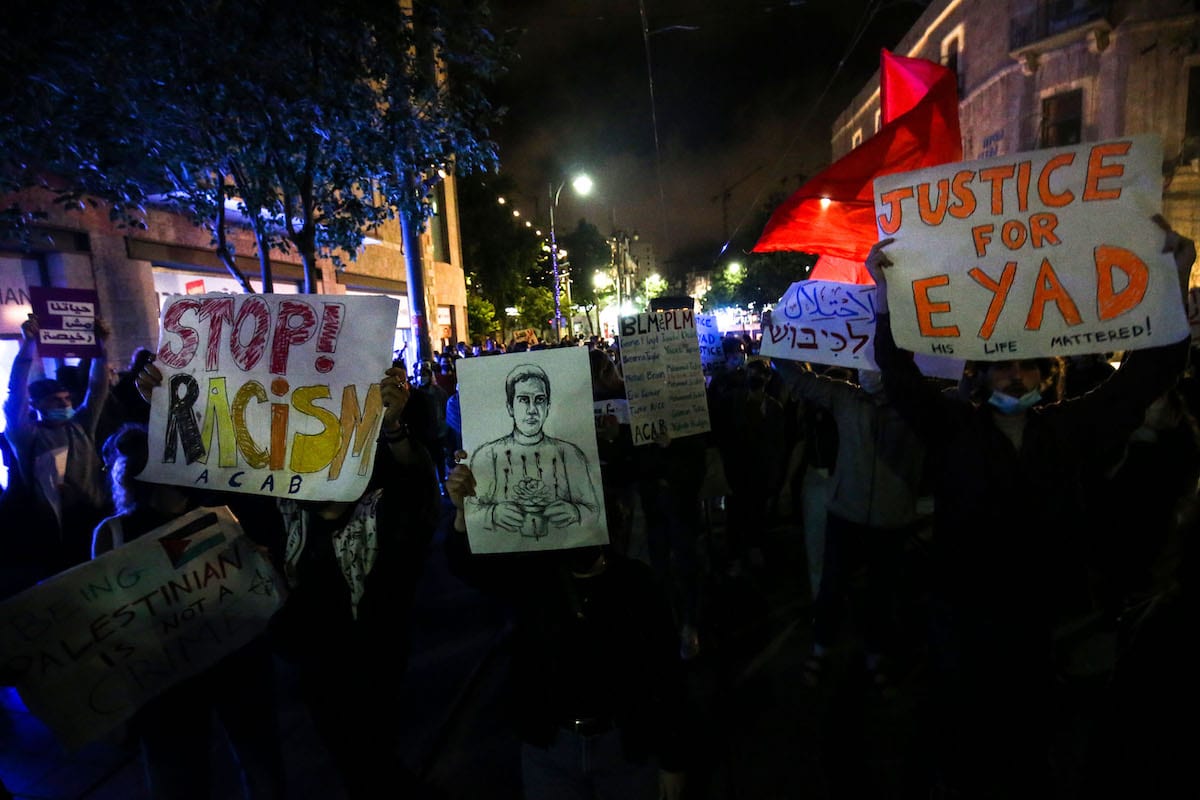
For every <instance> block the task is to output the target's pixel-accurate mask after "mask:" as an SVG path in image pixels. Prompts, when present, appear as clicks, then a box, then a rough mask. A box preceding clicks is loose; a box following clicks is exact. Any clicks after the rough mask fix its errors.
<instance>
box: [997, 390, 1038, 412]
mask: <svg viewBox="0 0 1200 800" xmlns="http://www.w3.org/2000/svg"><path fill="white" fill-rule="evenodd" d="M1041 399H1042V393H1041V392H1040V391H1038V390H1037V389H1032V390H1030V391H1028V392H1026V393H1025V394H1023V395H1021V396H1020V397H1013V396H1012V395H1011V394H1005V393H1004V392H995V391H993V392H992V396H991V397H989V398H988V403H990V404H991V405H992V407H993V408H995V409H996V410H997V411H999V412H1000V413H1001V414H1009V415H1012V414H1020V413H1023V412H1024V411H1026V410H1027V409H1029V408H1032V407H1033V406H1034V405H1035V404H1036V403H1037V401H1039V400H1041Z"/></svg>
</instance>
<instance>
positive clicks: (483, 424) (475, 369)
mask: <svg viewBox="0 0 1200 800" xmlns="http://www.w3.org/2000/svg"><path fill="white" fill-rule="evenodd" d="M458 391H459V396H460V398H461V402H462V420H463V448H464V449H465V450H466V451H467V452H468V453H469V454H470V455H469V464H470V467H471V471H472V472H473V473H474V475H475V491H476V496H475V497H468V498H467V500H466V508H465V511H466V519H467V539H468V541H469V543H470V545H471V552H473V553H512V552H524V551H531V550H564V549H569V548H572V547H585V546H588V545H600V544H606V543H607V542H608V526H607V521H606V517H605V514H604V490H603V486H602V485H601V482H600V456H599V454H598V453H597V450H596V432H595V423H594V417H593V403H592V378H591V368H590V366H589V363H588V352H587V350H585V349H583V348H576V347H566V348H557V349H551V350H535V351H530V352H526V353H510V354H508V355H502V356H488V357H485V358H468V359H463V360H461V361H459V362H458Z"/></svg>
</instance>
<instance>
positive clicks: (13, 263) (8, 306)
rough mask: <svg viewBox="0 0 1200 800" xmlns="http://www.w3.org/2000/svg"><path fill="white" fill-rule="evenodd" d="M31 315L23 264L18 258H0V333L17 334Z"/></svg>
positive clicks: (31, 306)
mask: <svg viewBox="0 0 1200 800" xmlns="http://www.w3.org/2000/svg"><path fill="white" fill-rule="evenodd" d="M32 313H33V305H32V303H31V302H30V299H29V285H28V284H27V283H26V282H25V268H24V264H23V263H22V261H21V259H19V258H3V257H0V333H16V334H19V333H20V332H21V325H22V324H23V323H24V322H25V320H27V319H29V315H30V314H32Z"/></svg>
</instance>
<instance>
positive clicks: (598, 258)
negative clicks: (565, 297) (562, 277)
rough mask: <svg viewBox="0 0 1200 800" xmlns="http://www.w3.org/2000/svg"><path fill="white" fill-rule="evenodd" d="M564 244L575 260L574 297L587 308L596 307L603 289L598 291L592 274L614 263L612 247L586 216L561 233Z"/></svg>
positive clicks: (564, 247) (563, 246)
mask: <svg viewBox="0 0 1200 800" xmlns="http://www.w3.org/2000/svg"><path fill="white" fill-rule="evenodd" d="M559 242H560V244H561V247H562V248H563V249H564V250H566V251H567V256H568V258H570V260H571V299H572V300H573V301H574V302H575V304H576V305H581V306H583V307H584V309H591V308H595V307H596V306H597V305H598V304H599V303H600V300H601V297H602V295H604V294H605V292H603V291H597V289H596V285H595V283H594V282H593V280H592V276H593V275H594V274H595V273H596V272H597V271H598V270H599V271H606V270H608V269H610V268H611V267H612V248H611V247H610V246H609V244H608V240H607V239H605V238H604V236H603V235H602V234H601V233H600V229H599V228H597V227H596V226H595V225H593V224H592V223H590V222H588V221H586V220H583V219H581V220H579V222H578V224H577V225H576V226H575V230H573V231H571V232H570V233H568V234H566V235H565V236H561V237H559Z"/></svg>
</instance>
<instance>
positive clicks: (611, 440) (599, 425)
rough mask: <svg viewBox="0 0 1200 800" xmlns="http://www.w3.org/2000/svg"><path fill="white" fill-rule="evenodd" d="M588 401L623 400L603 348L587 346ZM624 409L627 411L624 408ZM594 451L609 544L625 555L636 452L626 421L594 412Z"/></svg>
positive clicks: (621, 385)
mask: <svg viewBox="0 0 1200 800" xmlns="http://www.w3.org/2000/svg"><path fill="white" fill-rule="evenodd" d="M588 361H589V363H590V366H591V371H592V401H593V402H595V403H598V404H599V403H608V402H613V403H623V402H626V401H625V382H624V381H622V380H621V376H620V375H619V374H618V373H617V368H616V365H615V364H613V361H612V359H611V358H609V357H608V354H607V353H605V352H604V351H603V350H599V349H596V350H590V351H589V352H588ZM626 413H628V412H626ZM596 451H597V453H598V455H599V456H600V479H601V482H602V484H603V486H604V513H605V516H606V518H607V519H608V528H609V531H610V532H611V534H612V535H611V536H610V540H609V541H610V544H611V546H612V548H613V550H614V551H616V552H617V553H619V554H620V555H629V553H630V539H631V537H632V535H633V503H634V497H635V495H636V488H637V453H636V448H634V446H633V433H632V431H631V429H630V427H629V422H628V420H626V421H625V422H621V421H620V420H619V419H618V418H617V417H616V416H615V415H611V414H600V413H599V412H597V414H596Z"/></svg>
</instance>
